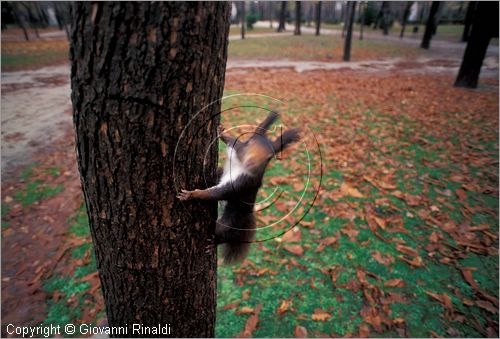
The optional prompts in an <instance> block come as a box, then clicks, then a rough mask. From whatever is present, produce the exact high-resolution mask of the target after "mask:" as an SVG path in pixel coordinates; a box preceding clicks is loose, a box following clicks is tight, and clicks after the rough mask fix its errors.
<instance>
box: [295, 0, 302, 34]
mask: <svg viewBox="0 0 500 339" xmlns="http://www.w3.org/2000/svg"><path fill="white" fill-rule="evenodd" d="M301 19H302V18H301V3H300V1H296V2H295V31H294V32H293V34H294V35H300V21H301Z"/></svg>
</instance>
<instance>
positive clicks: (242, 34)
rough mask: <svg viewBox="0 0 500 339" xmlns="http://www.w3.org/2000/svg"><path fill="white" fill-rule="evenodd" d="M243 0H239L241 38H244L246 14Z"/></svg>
mask: <svg viewBox="0 0 500 339" xmlns="http://www.w3.org/2000/svg"><path fill="white" fill-rule="evenodd" d="M245 7H246V6H245V1H242V2H241V39H242V40H244V39H245V18H246V16H247V14H246V8H245Z"/></svg>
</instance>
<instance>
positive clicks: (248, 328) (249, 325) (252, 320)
mask: <svg viewBox="0 0 500 339" xmlns="http://www.w3.org/2000/svg"><path fill="white" fill-rule="evenodd" d="M261 309H262V304H259V305H257V307H256V308H255V311H254V313H253V314H252V315H251V316H249V317H248V319H247V322H246V323H245V328H244V329H243V331H241V333H240V334H239V336H240V337H241V338H248V337H250V336H252V333H253V331H255V329H256V328H257V324H258V322H259V313H260V310H261Z"/></svg>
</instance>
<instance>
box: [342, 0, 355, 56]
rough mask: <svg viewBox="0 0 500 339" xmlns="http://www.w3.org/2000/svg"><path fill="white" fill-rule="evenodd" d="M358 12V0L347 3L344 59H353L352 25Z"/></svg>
mask: <svg viewBox="0 0 500 339" xmlns="http://www.w3.org/2000/svg"><path fill="white" fill-rule="evenodd" d="M355 14H356V1H349V2H348V3H347V12H346V18H347V30H346V37H345V41H344V61H349V60H351V41H352V26H353V24H354V15H355Z"/></svg>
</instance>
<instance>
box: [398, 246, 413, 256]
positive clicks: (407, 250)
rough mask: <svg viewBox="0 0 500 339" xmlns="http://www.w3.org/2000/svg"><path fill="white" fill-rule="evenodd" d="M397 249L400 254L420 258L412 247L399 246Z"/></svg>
mask: <svg viewBox="0 0 500 339" xmlns="http://www.w3.org/2000/svg"><path fill="white" fill-rule="evenodd" d="M396 249H397V250H398V251H399V252H401V253H404V254H408V255H411V256H414V257H416V256H418V251H417V250H415V249H414V248H411V247H408V246H404V245H401V244H397V245H396Z"/></svg>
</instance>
